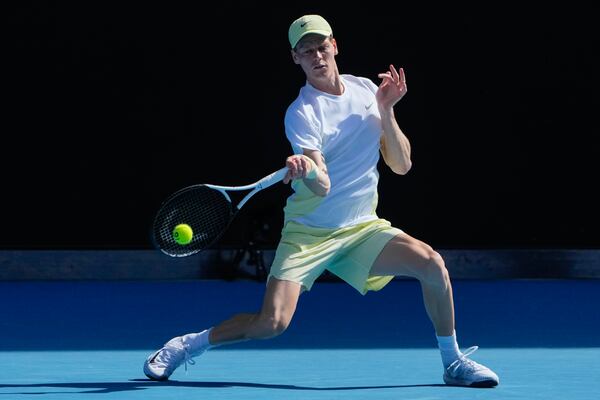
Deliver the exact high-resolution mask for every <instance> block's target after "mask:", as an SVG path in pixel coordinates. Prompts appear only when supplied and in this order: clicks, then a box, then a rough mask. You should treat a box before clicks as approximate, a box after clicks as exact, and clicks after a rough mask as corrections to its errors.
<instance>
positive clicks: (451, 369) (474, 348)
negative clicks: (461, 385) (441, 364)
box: [446, 346, 479, 375]
mask: <svg viewBox="0 0 600 400" xmlns="http://www.w3.org/2000/svg"><path fill="white" fill-rule="evenodd" d="M478 348H479V346H472V347H469V348H468V349H467V350H465V352H464V353H462V354H461V355H460V356H459V357H458V359H457V360H456V361H454V362H453V363H452V364H450V365H449V366H448V368H446V369H447V370H448V372H450V374H452V375H454V373H456V370H457V369H458V367H460V366H461V365H462V364H466V365H468V366H471V367H474V366H475V362H473V361H471V360H469V359H468V358H467V357H468V356H470V355H471V354H473V353H475V352H476V351H477V349H478Z"/></svg>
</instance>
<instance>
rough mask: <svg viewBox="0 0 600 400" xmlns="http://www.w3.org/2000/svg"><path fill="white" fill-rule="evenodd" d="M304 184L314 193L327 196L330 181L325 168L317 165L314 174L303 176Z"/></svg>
mask: <svg viewBox="0 0 600 400" xmlns="http://www.w3.org/2000/svg"><path fill="white" fill-rule="evenodd" d="M304 184H305V185H306V187H307V188H309V189H310V190H311V191H312V192H313V193H314V194H316V195H317V196H321V197H324V196H327V194H329V189H330V188H331V181H330V180H329V175H327V170H325V169H323V168H322V167H321V168H319V167H317V169H316V176H314V177H313V176H311V177H306V178H304Z"/></svg>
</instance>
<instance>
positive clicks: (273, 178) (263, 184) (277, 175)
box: [255, 167, 288, 190]
mask: <svg viewBox="0 0 600 400" xmlns="http://www.w3.org/2000/svg"><path fill="white" fill-rule="evenodd" d="M287 171H288V168H287V167H283V168H281V169H280V170H279V171H275V172H273V173H272V174H270V175H267V176H265V177H264V178H262V179H261V180H260V181H258V182H256V184H255V185H256V188H257V189H258V190H262V189H265V188H268V187H269V186H272V185H274V184H276V183H278V182H280V181H281V180H283V178H284V177H285V174H287Z"/></svg>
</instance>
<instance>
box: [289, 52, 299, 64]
mask: <svg viewBox="0 0 600 400" xmlns="http://www.w3.org/2000/svg"><path fill="white" fill-rule="evenodd" d="M291 52H292V60H294V64H300V58H299V57H298V53H296V50H294V49H292V50H291Z"/></svg>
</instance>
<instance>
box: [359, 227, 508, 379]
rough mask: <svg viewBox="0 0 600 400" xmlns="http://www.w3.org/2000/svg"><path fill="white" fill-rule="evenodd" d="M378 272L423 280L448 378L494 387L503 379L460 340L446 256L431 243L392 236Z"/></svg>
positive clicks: (375, 271)
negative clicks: (475, 358) (472, 357)
mask: <svg viewBox="0 0 600 400" xmlns="http://www.w3.org/2000/svg"><path fill="white" fill-rule="evenodd" d="M371 275H374V276H386V275H387V276H389V275H394V276H407V277H412V278H415V279H417V280H418V281H419V282H420V284H421V289H422V293H423V299H424V303H425V308H426V310H427V314H428V315H429V318H430V319H431V322H432V323H433V326H434V328H435V331H436V335H437V339H438V344H439V347H440V351H441V355H442V363H443V364H444V381H445V382H446V383H448V384H452V385H461V386H477V387H490V386H496V385H497V384H498V383H499V379H498V376H497V375H496V374H495V373H494V372H493V371H492V370H490V369H489V368H487V367H485V366H483V365H481V364H478V363H476V362H474V361H472V360H470V359H469V358H467V356H468V355H469V354H471V353H472V352H473V351H475V350H476V349H477V347H472V348H470V349H469V350H467V351H466V352H465V353H464V354H463V353H461V352H460V350H459V347H458V344H457V342H456V334H455V326H454V301H453V296H452V284H451V281H450V276H449V274H448V270H447V269H446V265H445V263H444V259H443V258H442V256H441V255H440V254H439V253H438V252H436V251H435V250H434V249H432V248H431V246H429V245H428V244H426V243H424V242H422V241H420V240H418V239H415V238H413V237H411V236H410V235H407V234H405V233H402V234H399V235H397V236H395V237H394V238H393V239H391V240H390V241H389V242H388V243H387V245H386V246H385V247H384V248H383V250H382V251H381V253H380V254H379V256H378V257H377V258H376V259H375V262H374V263H373V265H372V267H371Z"/></svg>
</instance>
